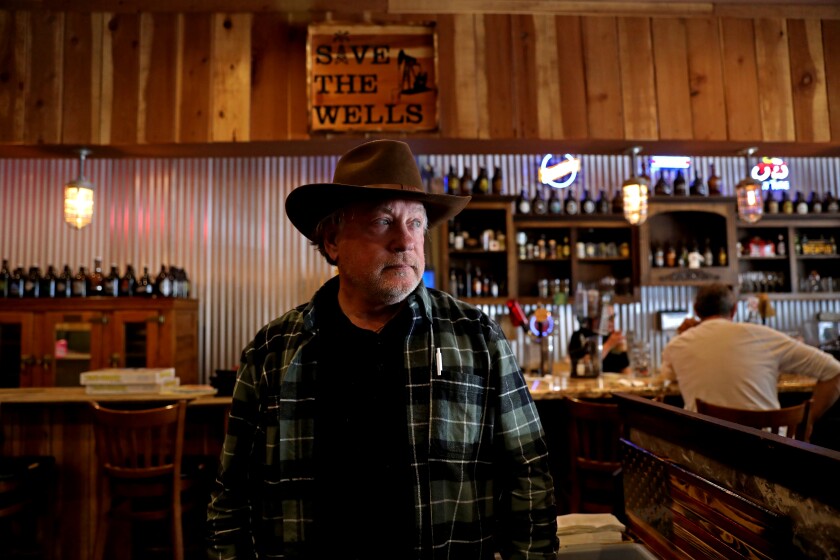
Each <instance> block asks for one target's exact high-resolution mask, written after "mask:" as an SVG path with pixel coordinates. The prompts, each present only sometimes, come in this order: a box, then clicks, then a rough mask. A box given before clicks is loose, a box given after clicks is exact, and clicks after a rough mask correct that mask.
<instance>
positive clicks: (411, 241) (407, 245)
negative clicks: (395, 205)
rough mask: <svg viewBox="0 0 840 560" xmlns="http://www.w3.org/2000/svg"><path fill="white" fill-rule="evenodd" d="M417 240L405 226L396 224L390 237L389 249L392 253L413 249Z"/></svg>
mask: <svg viewBox="0 0 840 560" xmlns="http://www.w3.org/2000/svg"><path fill="white" fill-rule="evenodd" d="M416 243H417V240H416V239H415V237H414V235H413V233H412V231H411V229H410V228H409V227H408V226H407V225H406V224H399V223H398V224H396V225H395V226H394V230H393V235H392V236H391V247H392V248H393V250H394V251H396V252H398V253H402V252H404V251H410V250H412V249H414V246H415V244H416Z"/></svg>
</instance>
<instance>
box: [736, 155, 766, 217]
mask: <svg viewBox="0 0 840 560" xmlns="http://www.w3.org/2000/svg"><path fill="white" fill-rule="evenodd" d="M756 150H757V148H747V149H745V150H744V151H743V152H742V153H743V154H744V162H745V166H744V167H745V169H744V178H743V179H741V182H740V183H738V184H737V185H736V186H735V196H736V198H737V200H738V217H739V218H741V220H743V221H744V222H747V223H748V224H754V223H756V222H757V221H758V220H760V219H761V216H762V215H763V214H764V200H763V198H762V196H761V183H759V182H758V181H756V180H755V179H753V178H752V177H751V174H750V169H752V163H751V162H750V158H751V157H752V155H753V154H754V153H755V152H756Z"/></svg>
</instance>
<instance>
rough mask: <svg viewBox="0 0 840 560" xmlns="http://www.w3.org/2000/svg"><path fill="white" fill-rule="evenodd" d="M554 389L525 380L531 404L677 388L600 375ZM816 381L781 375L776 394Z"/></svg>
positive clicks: (545, 381) (542, 381)
mask: <svg viewBox="0 0 840 560" xmlns="http://www.w3.org/2000/svg"><path fill="white" fill-rule="evenodd" d="M557 379H558V380H559V387H558V388H554V389H552V388H551V385H550V384H551V381H550V378H548V377H542V378H540V377H536V378H535V377H532V376H526V381H527V382H528V388H529V389H530V390H531V395H532V396H533V398H534V400H551V399H561V398H563V397H583V398H589V399H591V398H602V397H610V396H612V395H613V393H630V394H632V395H637V396H640V397H658V396H669V395H673V396H678V395H680V388H679V385H677V384H676V383H668V384H663V383H662V382H661V381H660V380H658V379H657V378H656V377H655V376H654V377H649V378H638V377H632V376H630V375H625V374H620V373H603V374H601V376H600V377H598V378H595V379H581V378H571V377H568V376H560V377H557ZM815 383H816V380H815V379H814V378H813V377H806V376H804V375H797V374H792V373H783V374H781V376H780V377H779V383H778V388H779V392H780V393H788V392H790V393H795V392H810V391H812V390H813V388H814V384H815Z"/></svg>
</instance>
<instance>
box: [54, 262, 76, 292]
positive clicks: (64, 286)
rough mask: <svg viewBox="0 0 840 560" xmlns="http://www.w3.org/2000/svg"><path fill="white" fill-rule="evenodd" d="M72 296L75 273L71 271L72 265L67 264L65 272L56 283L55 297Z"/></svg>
mask: <svg viewBox="0 0 840 560" xmlns="http://www.w3.org/2000/svg"><path fill="white" fill-rule="evenodd" d="M71 295H73V272H72V271H71V270H70V265H69V264H65V265H64V270H63V271H62V272H61V274H59V275H58V279H57V280H56V281H55V297H58V298H68V297H70V296H71Z"/></svg>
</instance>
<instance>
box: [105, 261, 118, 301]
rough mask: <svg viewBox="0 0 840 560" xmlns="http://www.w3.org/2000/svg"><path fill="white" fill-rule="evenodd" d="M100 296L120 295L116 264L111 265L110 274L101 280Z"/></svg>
mask: <svg viewBox="0 0 840 560" xmlns="http://www.w3.org/2000/svg"><path fill="white" fill-rule="evenodd" d="M102 295H103V296H109V297H117V296H118V295H120V273H119V272H117V265H116V263H111V270H110V272H108V275H107V276H106V277H105V278H103V279H102Z"/></svg>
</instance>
